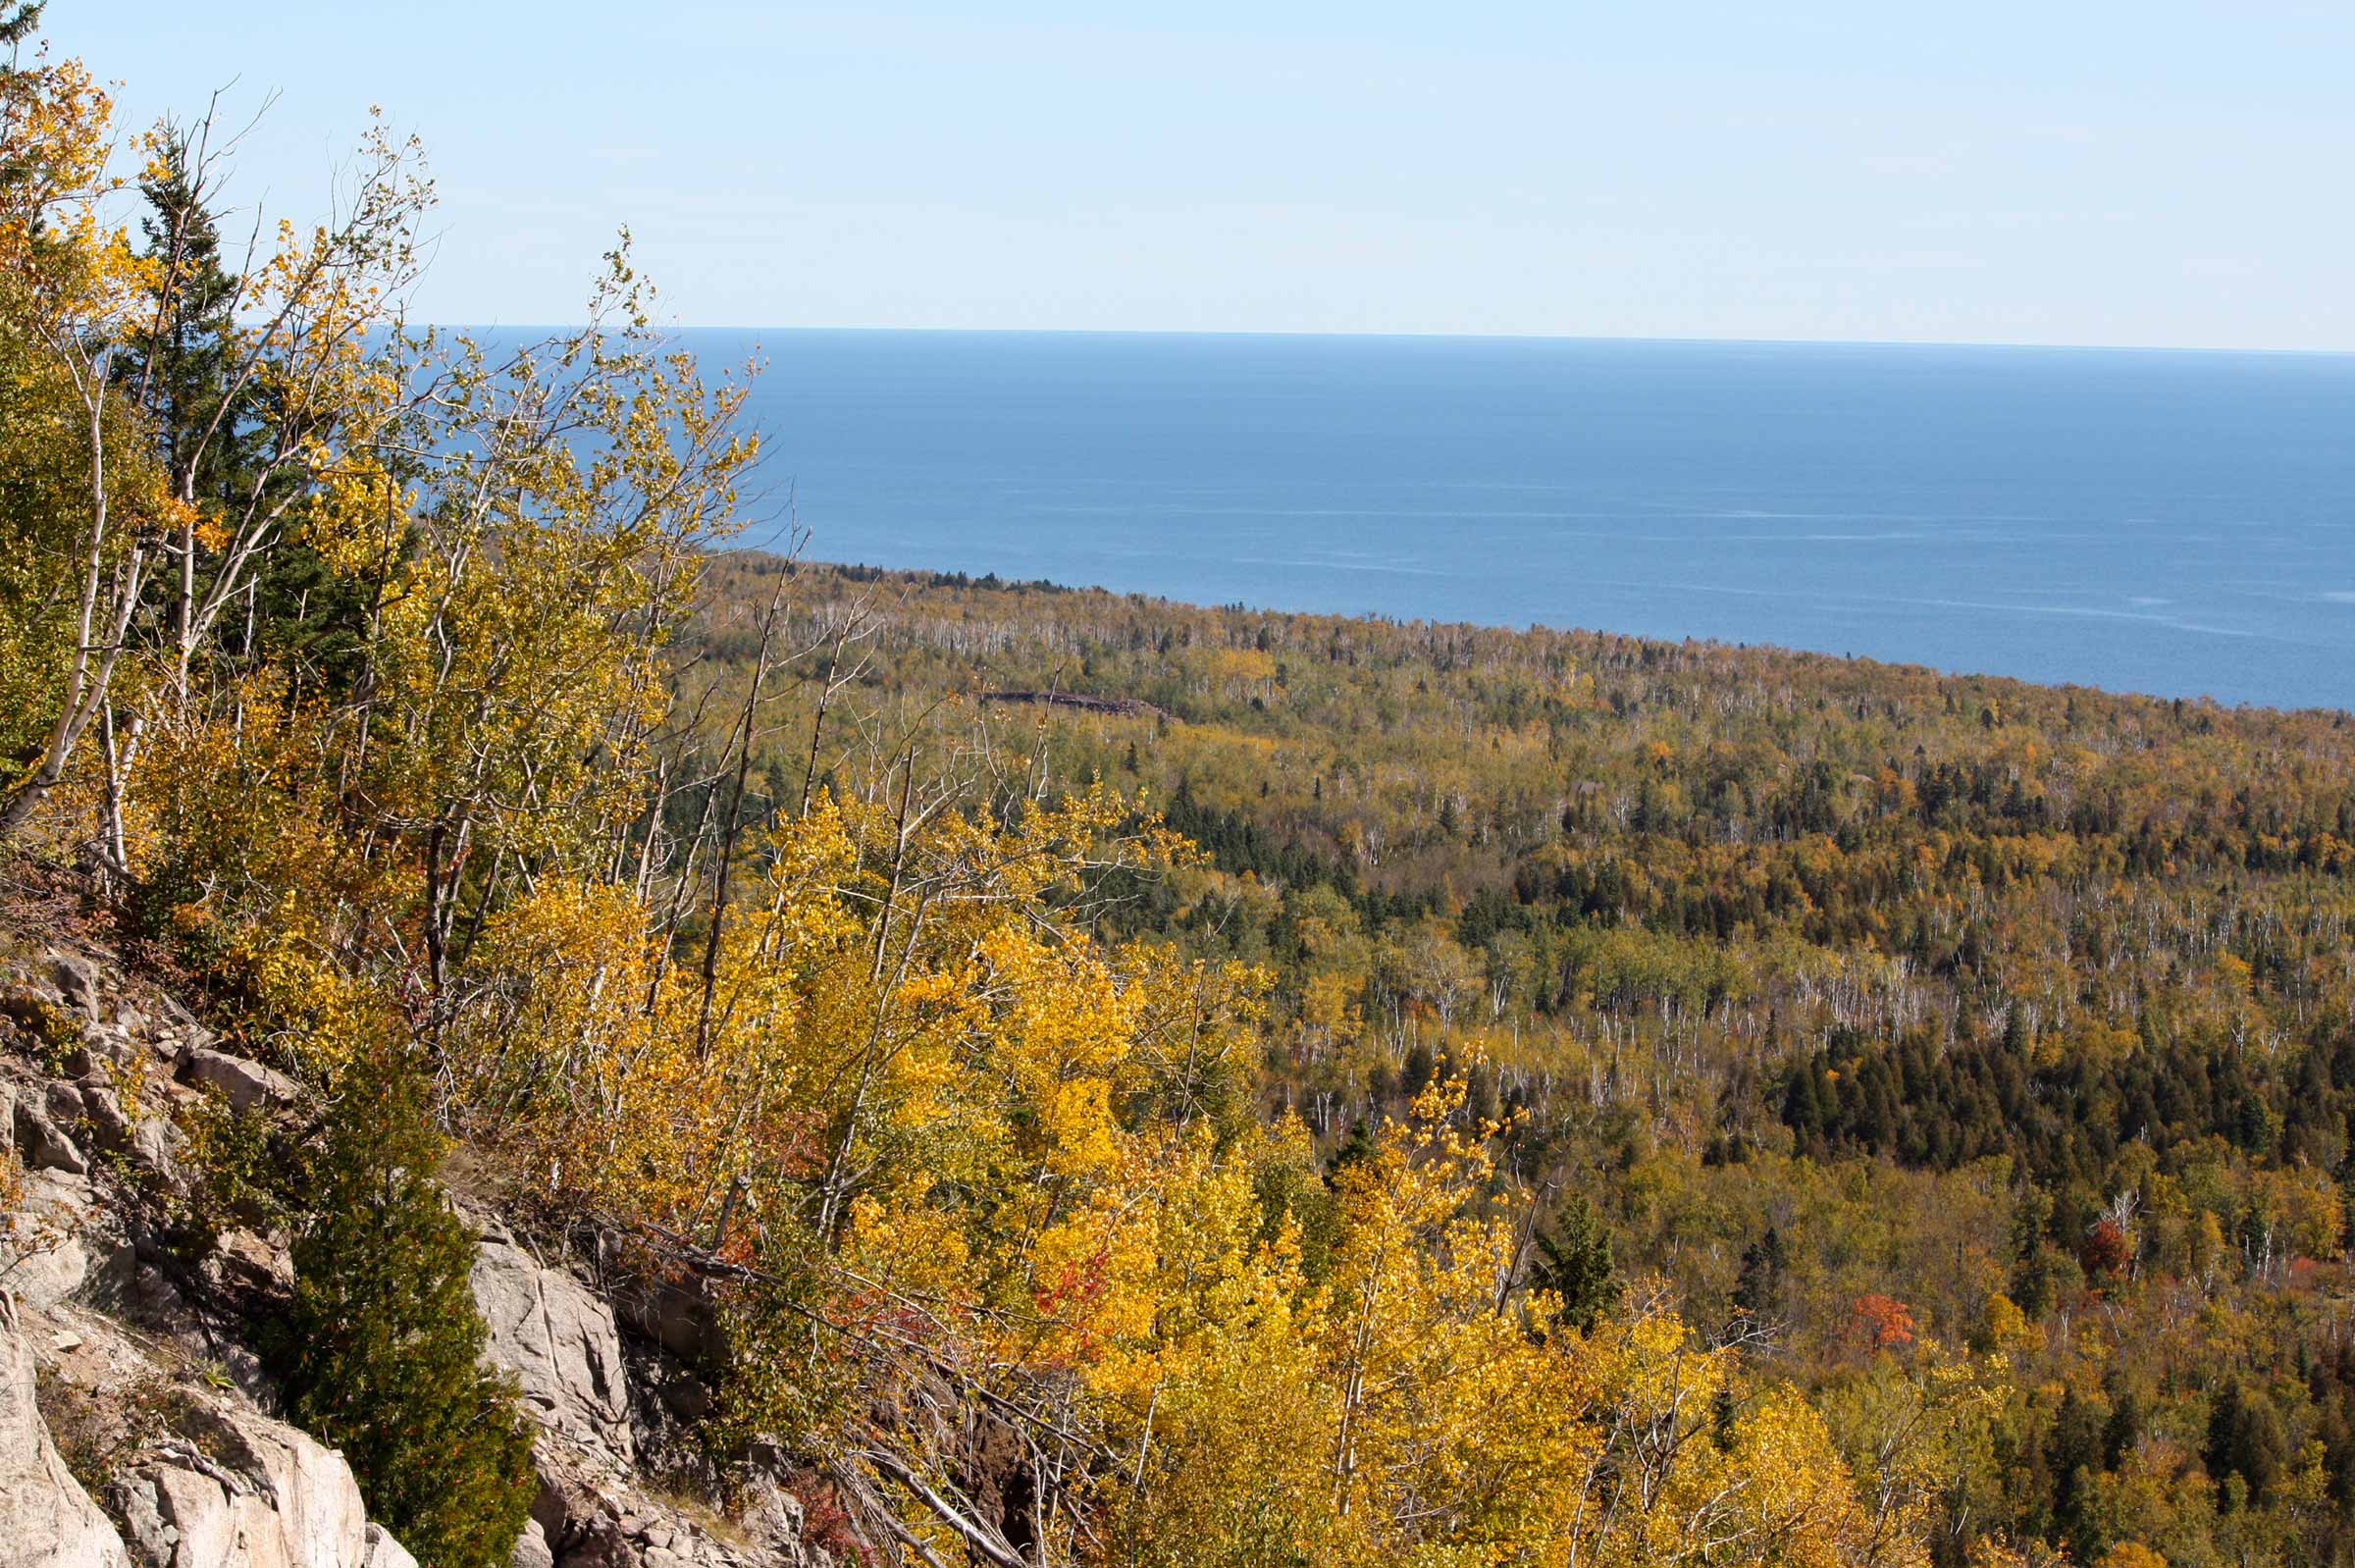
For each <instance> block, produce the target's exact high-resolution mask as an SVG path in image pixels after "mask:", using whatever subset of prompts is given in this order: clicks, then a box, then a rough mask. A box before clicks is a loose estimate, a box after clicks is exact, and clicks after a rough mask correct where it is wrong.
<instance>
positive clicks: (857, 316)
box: [48, 0, 2355, 349]
mask: <svg viewBox="0 0 2355 1568" xmlns="http://www.w3.org/2000/svg"><path fill="white" fill-rule="evenodd" d="M48 20H49V25H50V26H49V30H50V33H51V35H52V37H53V38H54V39H55V40H56V42H57V43H58V44H59V45H60V46H62V47H63V48H65V49H67V50H70V51H72V52H76V53H79V54H81V55H83V56H84V57H85V58H87V59H88V60H89V61H90V63H91V64H92V66H93V67H95V68H96V69H97V70H98V71H99V72H100V74H101V75H103V76H106V77H109V78H123V79H124V80H125V81H126V83H127V85H126V87H125V89H124V93H123V98H124V102H125V106H126V108H127V110H128V112H129V114H130V116H131V118H133V119H138V120H144V119H146V118H150V117H152V116H153V115H154V114H155V113H157V112H159V111H161V110H163V109H166V108H176V109H179V110H181V111H183V112H186V111H188V110H191V109H193V108H196V107H200V106H201V104H202V102H203V100H204V98H205V96H206V95H207V93H208V92H209V91H210V90H211V89H212V88H214V87H216V86H221V85H224V84H228V83H230V82H232V81H233V79H234V81H235V87H234V88H233V90H232V93H231V101H232V102H233V103H234V104H236V105H241V106H245V107H248V108H250V107H251V106H252V105H254V104H255V103H257V102H258V101H259V99H260V97H261V96H262V94H263V93H264V92H265V91H267V90H270V89H279V90H281V91H283V94H284V96H283V98H282V99H281V101H280V102H279V104H278V105H277V107H276V108H275V109H274V110H273V112H272V113H271V115H270V116H269V118H268V119H267V120H266V121H265V122H264V124H263V126H262V128H261V129H260V131H257V132H256V133H255V136H254V138H253V140H252V142H251V143H250V146H249V149H248V153H247V156H246V159H245V164H244V178H243V181H242V183H241V185H240V190H241V191H242V193H243V194H244V195H245V196H246V197H247V198H248V199H257V198H258V199H265V200H266V204H267V205H268V206H269V208H270V209H271V210H272V211H273V212H274V213H275V212H281V211H283V212H287V213H289V214H292V215H294V216H298V217H299V216H307V215H310V214H312V213H314V212H315V211H316V210H317V208H318V206H319V204H320V201H321V197H322V193H323V191H324V188H325V183H326V181H327V179H328V177H329V174H330V171H331V170H332V168H333V167H334V164H335V161H336V159H337V157H338V156H339V153H340V149H342V148H345V147H347V146H348V145H349V143H350V141H351V139H352V137H353V136H354V135H355V134H356V132H357V131H358V130H359V129H360V127H361V126H362V124H363V120H364V113H365V109H366V106H367V105H368V104H370V103H372V102H374V103H381V104H383V105H384V106H385V108H386V109H387V110H388V111H389V113H390V115H391V117H392V120H393V122H394V123H395V124H396V125H397V126H399V127H401V128H403V129H413V130H415V131H418V132H420V133H421V134H422V135H423V136H424V137H425V139H426V140H427V142H428V143H429V144H430V146H431V148H432V154H433V162H434V167H435V170H436V172H437V174H438V175H439V177H440V181H441V185H442V191H443V194H444V198H445V204H444V207H443V210H442V213H441V216H440V228H441V232H442V238H441V245H440V250H439V255H438V259H437V261H436V264H435V267H434V271H433V274H432V276H431V278H430V280H429V282H428V284H427V286H426V287H425V289H424V292H423V295H422V297H421V300H420V304H421V307H422V309H423V311H424V313H426V314H428V315H430V316H433V317H435V318H437V319H441V320H463V321H499V322H507V323H523V322H546V321H550V320H560V319H565V318H568V317H571V316H574V315H577V313H578V307H577V301H578V299H579V298H580V296H581V293H582V288H583V285H584V282H585V280H586V279H587V278H588V276H589V275H590V273H591V272H592V271H593V269H594V267H595V263H596V257H597V255H598V253H599V252H600V251H601V250H602V248H603V247H604V245H605V243H606V242H607V240H608V238H609V236H610V235H611V234H612V232H613V230H614V229H615V227H616V226H617V225H620V224H623V223H627V224H629V225H630V226H631V227H632V228H633V229H634V230H635V231H636V233H637V235H638V238H639V248H640V254H641V257H642V259H643V261H644V263H645V265H646V266H647V267H648V268H649V269H650V270H651V271H652V272H653V273H654V276H655V277H656V278H657V279H658V280H660V282H661V283H662V285H663V287H664V291H665V297H666V301H667V311H668V313H669V314H670V315H671V316H672V317H673V318H674V319H675V320H677V321H678V322H679V323H681V324H684V325H690V326H721V325H759V326H903V327H995V328H1114V329H1175V330H1220V331H1257V332H1442V333H1506V334H1573V335H1598V336H1670V337H1720V338H1808V339H1901V340H1946V341H1982V342H2066V343H2132V344H2181V345H2196V346H2220V347H2222V346H2242V347H2279V348H2339V349H2346V348H2355V207H2351V206H2350V203H2349V202H2348V200H2347V196H2346V183H2347V175H2348V171H2349V170H2350V169H2351V168H2355V92H2351V91H2350V90H2349V79H2350V78H2349V72H2350V69H2351V67H2355V4H2349V3H2348V0H2332V3H2329V4H2324V3H2312V4H2293V3H2286V0H2270V3H2269V0H2243V3H2239V4H2190V3H2182V0H2173V3H2171V0H2139V3H2131V4H2128V3H2113V0H2038V3H2032V4H2031V3H2019V0H1982V3H1979V4H1974V5H1938V6H1927V5H1918V4H1902V3H1901V4H1892V3H1890V0H1788V3H1782V4H1770V3H1761V0H1747V3H1724V4H1704V3H1698V0H1652V3H1630V4H1618V5H1581V4H1569V3H1559V0H1557V3H1553V4H1544V3H1537V0H1495V3H1488V4H1479V3H1473V4H1465V3H1461V0H1458V3H1455V4H1432V3H1430V0H1417V3H1413V4H1393V3H1388V0H1354V3H1327V0H1297V3H1290V4H1283V3H1269V0H1261V3H1256V4H1254V3H1249V0H1191V3H1187V4H1160V3H1155V4H1125V5H1124V4H1118V3H1105V0H1096V3H1092V4H1091V3H1084V0H1028V3H1011V0H1010V3H1006V4H1000V5H987V6H984V5H971V6H961V5H950V4H921V3H908V0H883V3H878V4H872V5H864V6H815V5H792V4H779V5H754V4H733V5H731V4H719V3H713V0H648V3H642V4H635V5H618V4H607V3H604V0H574V3H570V4H562V5H557V4H542V3H537V0H473V3H470V4H456V3H450V0H414V3H409V4H403V5H394V6H382V5H375V4H364V3H361V0H334V3H324V0H322V3H313V4H304V5H294V4H283V3H271V0H249V3H247V4H245V5H242V6H239V7H236V8H235V9H234V10H231V11H223V10H221V9H220V8H217V7H216V8H211V9H209V10H208V9H207V8H204V7H189V6H186V5H184V4H182V3H178V0H175V3H172V4H164V3H160V0H53V4H52V5H51V8H50V13H49V19H48Z"/></svg>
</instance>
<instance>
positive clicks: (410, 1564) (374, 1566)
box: [360, 1525, 417, 1568]
mask: <svg viewBox="0 0 2355 1568" xmlns="http://www.w3.org/2000/svg"><path fill="white" fill-rule="evenodd" d="M360 1568H417V1559H416V1558H414V1557H412V1556H410V1555H409V1548H408V1547H406V1546H404V1545H402V1544H401V1543H400V1542H397V1541H394V1540H393V1539H392V1532H391V1531H389V1530H387V1529H386V1528H385V1527H384V1526H383V1525H370V1526H369V1527H368V1537H367V1541H366V1542H365V1543H364V1544H363V1545H362V1546H361V1548H360Z"/></svg>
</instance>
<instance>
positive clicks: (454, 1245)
mask: <svg viewBox="0 0 2355 1568" xmlns="http://www.w3.org/2000/svg"><path fill="white" fill-rule="evenodd" d="M345 1078H346V1081H345V1083H344V1084H343V1085H341V1087H340V1092H339V1093H338V1095H337V1097H336V1101H337V1103H336V1106H335V1109H334V1111H333V1113H332V1119H331V1121H330V1124H329V1126H328V1131H327V1137H326V1148H325V1150H324V1153H323V1157H322V1159H321V1161H320V1166H319V1173H318V1179H317V1182H316V1185H315V1187H314V1190H313V1192H312V1193H311V1194H310V1201H309V1202H308V1203H307V1204H306V1205H305V1208H306V1211H307V1218H306V1220H305V1221H304V1223H303V1224H302V1226H301V1227H300V1228H299V1231H298V1234H297V1236H296V1239H295V1242H294V1246H293V1260H294V1276H295V1283H294V1293H293V1298H292V1300H291V1302H290V1303H289V1305H288V1310H287V1312H286V1315H285V1316H284V1318H283V1319H281V1320H280V1321H279V1322H278V1323H276V1324H275V1325H273V1326H272V1331H271V1333H269V1335H268V1343H267V1349H268V1351H269V1353H270V1357H271V1360H272V1361H273V1363H274V1366H275V1370H276V1372H277V1373H278V1376H279V1378H280V1380H281V1382H282V1383H283V1385H284V1386H285V1388H286V1392H287V1398H288V1408H289V1413H290V1414H291V1415H292V1417H293V1419H294V1420H295V1421H296V1422H298V1423H299V1424H300V1425H301V1426H302V1427H304V1428H305V1429H306V1430H308V1431H309V1432H310V1433H312V1434H313V1435H314V1436H315V1437H319V1438H320V1439H321V1440H322V1441H324V1442H327V1443H330V1444H333V1445H334V1446H336V1447H340V1448H341V1449H342V1450H343V1457H344V1458H345V1459H346V1460H347V1461H348V1462H349V1463H350V1465H351V1468H352V1471H353V1473H354V1474H355V1475H356V1476H357V1477H358V1478H359V1483H360V1490H361V1493H362V1494H363V1495H364V1496H365V1497H366V1499H367V1502H368V1510H369V1513H370V1515H371V1516H372V1517H374V1518H375V1519H376V1520H377V1521H378V1522H379V1523H381V1524H383V1525H384V1526H385V1528H386V1529H388V1530H390V1531H391V1532H392V1534H393V1535H394V1536H395V1537H397V1538H398V1539H399V1540H400V1542H401V1543H402V1544H403V1545H405V1546H407V1547H408V1549H409V1550H410V1551H411V1552H412V1553H414V1554H415V1556H416V1557H417V1559H418V1561H419V1562H420V1563H422V1564H425V1565H426V1568H494V1565H497V1564H503V1563H504V1562H505V1561H506V1560H507V1556H508V1553H509V1551H510V1550H511V1549H512V1547H513V1545H514V1542H515V1539H516V1537H517V1536H518V1535H519V1534H521V1532H522V1530H523V1525H524V1520H525V1517H526V1515H527V1514H528V1512H529V1510H530V1507H531V1500H532V1496H533V1492H534V1488H535V1485H536V1484H535V1482H534V1480H533V1473H532V1461H531V1430H530V1427H529V1426H528V1424H527V1423H526V1421H525V1419H524V1418H523V1416H522V1415H521V1414H520V1412H519V1411H518V1409H517V1407H516V1403H515V1389H514V1386H513V1385H512V1384H511V1382H509V1381H508V1380H505V1379H503V1378H500V1377H497V1376H495V1375H494V1374H492V1373H490V1372H488V1371H486V1370H484V1368H483V1367H482V1366H481V1364H480V1363H481V1357H482V1353H483V1343H484V1339H485V1335H486V1330H485V1329H484V1326H483V1320H482V1316H481V1314H480V1313H478V1312H477V1311H476V1310H475V1304H474V1297H473V1295H472V1293H471V1291H470V1290H469V1288H468V1285H467V1271H468V1269H469V1268H470V1267H471V1266H472V1264H473V1261H474V1256H475V1241H474V1237H473V1236H472V1235H471V1234H469V1233H468V1231H467V1229H466V1228H465V1226H464V1225H463V1224H462V1223H460V1221H459V1220H458V1218H457V1216H456V1215H454V1214H452V1213H451V1212H450V1209H449V1206H448V1204H447V1203H446V1202H445V1200H444V1198H443V1196H442V1193H441V1191H440V1189H439V1188H438V1187H437V1186H436V1185H435V1184H434V1180H433V1171H434V1165H435V1159H436V1156H437V1155H438V1153H439V1152H440V1143H441V1138H440V1135H439V1134H438V1133H436V1132H435V1131H434V1129H433V1128H432V1126H431V1125H430V1124H429V1123H428V1122H427V1120H426V1118H425V1115H424V1111H423V1107H422V1105H421V1103H420V1098H419V1094H418V1091H417V1088H416V1086H415V1084H414V1082H413V1080H412V1079H411V1078H410V1077H409V1076H408V1074H407V1073H405V1072H404V1071H402V1070H401V1069H400V1068H398V1067H397V1066H395V1065H390V1064H386V1063H383V1062H379V1061H371V1062H366V1063H363V1064H361V1065H357V1066H355V1067H354V1068H353V1069H352V1070H350V1071H348V1072H347V1073H346V1074H345Z"/></svg>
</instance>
